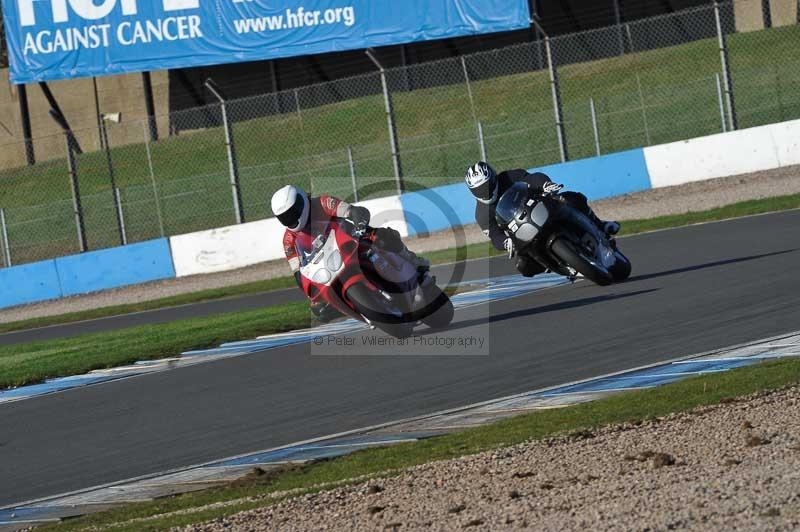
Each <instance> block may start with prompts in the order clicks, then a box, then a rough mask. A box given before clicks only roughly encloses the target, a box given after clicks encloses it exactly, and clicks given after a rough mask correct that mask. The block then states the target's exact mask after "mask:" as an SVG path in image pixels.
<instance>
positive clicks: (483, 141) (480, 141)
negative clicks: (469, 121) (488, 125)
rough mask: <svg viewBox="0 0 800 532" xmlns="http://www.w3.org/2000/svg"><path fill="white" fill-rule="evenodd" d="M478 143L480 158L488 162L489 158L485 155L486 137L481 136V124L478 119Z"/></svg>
mask: <svg viewBox="0 0 800 532" xmlns="http://www.w3.org/2000/svg"><path fill="white" fill-rule="evenodd" d="M478 144H479V145H480V147H481V160H482V161H483V162H488V161H489V158H488V157H487V156H486V139H485V138H484V136H483V124H481V122H480V121H478Z"/></svg>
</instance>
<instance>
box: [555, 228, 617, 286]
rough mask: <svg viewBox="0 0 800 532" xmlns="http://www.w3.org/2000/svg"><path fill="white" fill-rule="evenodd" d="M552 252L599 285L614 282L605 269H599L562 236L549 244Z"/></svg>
mask: <svg viewBox="0 0 800 532" xmlns="http://www.w3.org/2000/svg"><path fill="white" fill-rule="evenodd" d="M551 249H552V251H553V253H554V254H555V255H556V256H557V257H558V258H559V259H561V260H562V261H564V262H566V263H567V264H569V265H570V266H572V267H573V268H575V269H576V270H578V272H579V273H580V274H581V275H583V276H584V277H586V278H587V279H589V280H590V281H592V282H593V283H595V284H597V285H600V286H608V285H610V284H613V283H614V278H613V277H612V276H611V273H609V272H608V271H607V270H605V269H601V268H598V267H596V266H595V265H593V264H592V263H591V262H589V261H588V260H586V259H585V258H584V257H583V256H582V255H581V254H580V253H578V252H577V251H576V250H575V246H574V245H573V244H572V243H571V242H569V241H568V240H566V239H564V238H558V239H556V241H555V242H553V245H552V246H551Z"/></svg>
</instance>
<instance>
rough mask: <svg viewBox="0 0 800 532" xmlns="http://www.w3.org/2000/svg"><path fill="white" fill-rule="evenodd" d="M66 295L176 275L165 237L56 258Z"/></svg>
mask: <svg viewBox="0 0 800 532" xmlns="http://www.w3.org/2000/svg"><path fill="white" fill-rule="evenodd" d="M56 270H58V278H59V279H60V281H61V291H62V294H63V296H65V297H68V296H74V295H78V294H86V293H89V292H97V291H99V290H108V289H109V288H118V287H121V286H128V285H132V284H141V283H147V282H150V281H160V280H162V279H172V278H174V277H175V269H174V268H173V266H172V256H171V254H170V251H169V242H168V241H167V239H166V238H161V239H158V240H150V241H147V242H139V243H137V244H130V245H128V246H121V247H116V248H110V249H103V250H100V251H91V252H89V253H82V254H80V255H71V256H69V257H61V258H58V259H56Z"/></svg>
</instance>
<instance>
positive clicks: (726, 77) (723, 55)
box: [714, 0, 738, 131]
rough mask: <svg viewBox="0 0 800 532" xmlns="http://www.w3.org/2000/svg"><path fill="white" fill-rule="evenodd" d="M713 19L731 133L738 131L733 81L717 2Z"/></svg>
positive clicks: (715, 2)
mask: <svg viewBox="0 0 800 532" xmlns="http://www.w3.org/2000/svg"><path fill="white" fill-rule="evenodd" d="M714 19H715V20H716V23H717V38H718V40H719V57H720V61H721V62H722V80H723V82H724V87H725V96H726V99H727V101H728V125H729V129H730V130H731V131H736V130H737V129H738V120H737V118H736V101H735V99H734V95H733V81H732V80H731V68H730V65H729V64H728V42H727V40H726V39H725V32H724V31H722V18H721V15H720V6H719V1H718V0H714Z"/></svg>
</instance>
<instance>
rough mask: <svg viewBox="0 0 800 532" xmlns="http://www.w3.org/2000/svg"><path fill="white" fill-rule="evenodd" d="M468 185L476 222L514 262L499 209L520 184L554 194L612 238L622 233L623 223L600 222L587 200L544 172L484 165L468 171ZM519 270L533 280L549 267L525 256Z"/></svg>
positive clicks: (518, 261)
mask: <svg viewBox="0 0 800 532" xmlns="http://www.w3.org/2000/svg"><path fill="white" fill-rule="evenodd" d="M465 181H466V183H467V187H468V188H469V190H470V192H472V195H473V196H474V197H475V199H476V200H477V206H476V207H475V219H476V221H477V222H478V225H479V226H480V228H481V230H482V231H483V234H484V235H486V236H487V237H489V239H490V240H491V241H492V244H493V245H494V247H495V248H497V249H499V250H505V251H506V252H507V253H508V256H509V258H513V257H514V255H515V254H516V252H515V249H514V241H513V240H512V239H510V238H508V237H507V236H506V234H505V232H504V231H503V229H502V228H501V227H500V226H499V225H497V221H496V220H495V209H496V208H497V202H498V201H499V199H500V198H501V197H502V196H503V194H504V193H505V192H506V191H507V190H508V189H509V188H511V186H512V185H513V184H514V183H518V182H520V181H522V182H525V183H528V185H530V187H531V189H532V190H533V191H534V192H536V193H539V194H553V195H554V196H556V197H558V198H560V199H561V200H562V201H564V202H566V203H567V204H569V205H571V206H572V207H573V208H575V209H577V210H578V211H580V212H582V213H583V214H585V215H586V216H587V217H588V218H589V219H590V220H591V221H592V222H594V223H595V225H597V227H599V228H600V230H601V231H603V232H604V233H606V234H607V235H609V236H613V235H615V234H617V233H618V232H619V229H620V225H619V223H617V222H611V221H603V220H601V219H600V218H598V217H597V215H596V214H595V213H594V211H593V210H592V208H591V207H589V202H588V200H587V199H586V196H584V195H583V194H581V193H580V192H560V191H561V189H562V188H564V185H560V184H557V183H553V182H552V181H551V180H550V178H549V177H548V176H547V175H545V174H543V173H541V172H535V173H533V174H531V173H528V172H527V171H526V170H521V169H520V170H507V171H505V172H500V173H499V174H498V173H497V172H495V170H494V168H492V167H491V166H490V165H489V164H487V163H485V162H483V161H481V162H478V163H476V164H475V165H473V166H470V167H469V168H468V169H467V173H466V176H465ZM516 267H517V270H519V273H521V274H522V275H524V276H525V277H533V276H534V275H537V274H540V273H544V271H545V267H544V266H542V265H541V264H539V263H538V262H537V261H535V260H533V259H529V258H527V257H522V256H518V257H517V261H516Z"/></svg>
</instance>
